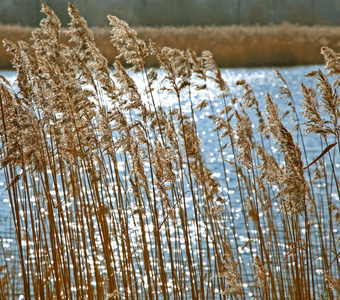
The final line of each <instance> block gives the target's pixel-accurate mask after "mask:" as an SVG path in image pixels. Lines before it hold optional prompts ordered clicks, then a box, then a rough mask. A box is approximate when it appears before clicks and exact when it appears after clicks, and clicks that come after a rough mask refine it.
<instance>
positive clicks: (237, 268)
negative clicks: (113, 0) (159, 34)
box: [0, 2, 340, 299]
mask: <svg viewBox="0 0 340 300" xmlns="http://www.w3.org/2000/svg"><path fill="white" fill-rule="evenodd" d="M42 12H43V13H44V14H45V15H46V17H45V19H43V20H42V21H41V26H40V28H37V29H35V30H34V31H33V32H32V39H31V43H27V42H24V41H18V42H15V41H8V40H4V47H5V48H6V49H7V51H8V53H9V54H10V55H11V57H12V63H13V66H14V67H15V68H16V70H17V82H16V85H15V86H12V85H11V84H10V83H9V82H8V81H7V80H6V79H5V78H4V77H2V76H1V77H0V81H1V84H0V98H1V99H0V100H1V101H0V103H1V106H0V109H1V124H0V126H1V127H0V128H1V166H2V171H3V174H4V176H5V179H6V185H7V192H8V198H9V202H10V207H11V211H12V219H13V222H14V226H15V236H16V242H17V248H16V249H14V250H12V252H10V251H9V249H8V247H7V246H5V245H4V243H3V240H2V239H1V240H0V242H1V243H0V247H1V248H0V249H1V250H2V251H1V254H0V258H1V260H0V261H1V265H0V283H1V285H0V299H2V298H4V299H5V298H6V297H8V295H12V296H13V297H14V296H16V295H23V297H24V298H25V299H103V298H105V297H106V299H249V298H255V299H318V298H323V299H335V298H336V297H339V291H340V289H339V281H338V279H337V278H339V275H340V274H339V271H340V263H339V250H338V248H339V246H338V241H339V237H338V235H337V234H338V233H337V232H338V227H339V220H340V218H339V212H340V207H339V195H340V182H339V179H338V175H339V174H338V173H337V170H336V169H337V163H336V162H337V161H338V160H339V151H340V143H339V124H338V120H339V101H340V100H339V99H340V98H339V96H338V93H337V87H338V84H339V81H338V80H337V78H338V76H339V75H340V65H339V62H338V57H339V54H337V53H336V52H334V51H333V50H331V49H330V48H327V47H323V48H322V54H323V57H324V59H325V63H326V68H327V73H326V74H325V73H323V72H321V71H320V70H319V71H316V72H313V73H311V74H308V76H312V77H314V78H315V81H316V82H317V86H316V88H313V87H306V86H304V85H302V92H303V97H304V104H303V109H304V112H303V114H302V115H300V114H299V113H298V112H297V108H296V104H295V99H294V98H293V97H292V93H291V92H290V89H289V86H288V84H287V82H286V81H285V79H284V78H283V77H282V75H281V74H280V72H279V71H278V70H277V71H276V72H277V77H278V79H279V80H280V82H281V84H282V85H281V87H280V89H279V95H280V96H281V98H282V99H283V100H282V101H286V103H287V107H288V108H289V110H288V111H287V112H284V113H283V112H280V111H279V109H278V105H277V104H276V103H275V102H274V100H273V96H272V95H269V94H268V95H267V97H266V112H265V115H263V112H262V111H261V109H260V108H259V102H258V100H257V99H256V97H255V95H254V92H253V90H252V88H251V86H250V85H249V84H248V83H247V82H245V81H244V80H240V81H239V82H237V85H239V86H240V89H241V91H242V96H241V97H237V96H236V95H232V94H231V93H230V90H229V88H228V85H227V82H226V81H225V80H224V78H223V77H222V75H221V70H220V69H219V67H218V65H217V63H216V61H215V60H214V58H213V55H212V53H211V52H209V51H203V52H202V55H201V56H197V55H196V53H195V52H194V51H193V50H186V51H184V50H178V49H175V48H169V47H163V46H160V45H159V44H158V43H156V42H154V41H152V40H150V41H149V42H145V41H144V40H143V39H140V38H139V37H138V36H137V33H136V31H135V30H133V29H131V28H130V27H129V26H128V24H126V23H125V22H124V21H122V20H119V19H118V18H116V17H113V16H109V22H110V25H111V27H112V29H111V39H110V42H111V44H112V45H113V46H114V47H115V48H116V49H117V50H116V51H117V53H118V54H119V57H118V58H119V59H123V60H124V61H125V62H126V63H128V64H130V65H131V66H132V68H131V69H130V70H127V69H125V68H124V66H123V65H122V64H121V62H120V61H119V60H116V61H115V63H114V71H113V73H112V72H111V71H110V69H109V68H108V60H107V58H106V57H105V56H104V55H103V54H102V53H101V51H100V49H99V48H98V46H97V42H96V39H95V34H94V33H93V31H91V30H90V29H89V28H88V27H87V24H86V21H85V20H84V19H83V18H82V17H81V16H80V15H79V12H78V11H77V10H76V8H75V7H73V6H72V5H71V4H70V5H69V10H68V12H69V15H70V17H71V23H70V25H69V28H68V29H67V30H64V31H62V30H61V27H60V21H59V19H58V18H57V16H56V15H55V14H54V12H53V11H52V10H51V9H50V8H49V7H48V6H47V5H46V4H45V3H43V2H42ZM62 34H65V36H67V37H68V39H69V40H68V42H67V43H64V42H63V40H62ZM150 56H152V57H153V59H156V60H157V62H158V64H159V67H160V68H161V71H158V72H157V71H156V70H154V69H148V68H146V63H147V61H148V60H149V58H150ZM133 72H134V73H137V74H138V76H141V77H142V78H143V80H144V86H143V87H140V86H137V85H136V82H135V81H134V79H133V76H134V75H132V74H133ZM158 77H160V78H158ZM334 78H335V79H334ZM211 88H213V90H215V91H218V92H217V93H216V94H211V90H212V89H211ZM164 92H167V93H170V94H172V95H174V97H175V99H176V101H177V106H176V107H175V108H171V109H168V108H167V107H166V106H165V105H164V103H162V100H163V99H162V95H164ZM194 93H199V94H200V95H202V96H203V97H204V99H205V100H203V101H202V102H200V103H199V104H197V103H196V102H195V99H194V96H193V94H194ZM184 99H186V100H188V102H189V109H188V112H186V111H185V110H184V105H183V101H184ZM215 101H219V102H220V103H223V105H224V108H223V110H222V111H221V112H217V111H215V106H214V102H215ZM200 112H206V113H208V114H209V115H210V119H211V124H212V126H214V129H215V132H216V145H219V149H218V154H219V159H220V161H221V163H222V165H223V170H224V174H223V175H222V176H221V178H219V179H217V178H216V176H214V174H213V172H212V170H209V168H208V163H207V161H206V160H207V157H206V155H205V153H204V151H203V149H204V147H203V146H202V145H201V139H200V136H199V129H198V126H199V124H198V123H197V122H196V119H197V115H198V114H199V113H200ZM254 113H255V116H256V117H257V120H258V121H257V122H253V123H252V121H251V119H250V115H251V114H254ZM283 115H288V116H290V117H291V118H292V120H293V124H294V129H293V130H291V131H289V130H288V129H287V121H286V117H285V118H284V117H283ZM306 132H307V133H308V134H313V135H315V138H316V139H318V141H319V143H320V146H321V148H320V155H319V156H318V157H316V158H315V157H311V156H310V154H309V153H308V151H307V149H306V146H305V144H304V137H305V134H306ZM273 149H276V150H277V151H273ZM230 172H232V173H233V174H235V176H234V177H232V178H231V177H230V176H229V174H230ZM231 179H232V180H231ZM239 214H240V215H241V218H239V217H237V216H236V215H239ZM236 225H238V227H237V228H236ZM239 226H241V227H243V228H245V229H244V230H245V232H246V235H247V236H246V238H245V240H241V239H240V236H239V232H238V228H239ZM14 254H15V255H16V256H17V260H18V261H19V265H18V266H17V267H19V268H20V273H15V272H13V271H11V268H12V266H13V260H12V258H11V256H10V255H12V256H13V255H14Z"/></svg>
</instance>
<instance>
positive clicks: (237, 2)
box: [0, 0, 340, 26]
mask: <svg viewBox="0 0 340 300" xmlns="http://www.w3.org/2000/svg"><path fill="white" fill-rule="evenodd" d="M45 2H46V3H47V4H48V5H49V6H50V7H51V8H52V9H53V10H54V11H55V12H56V13H57V15H58V16H59V18H60V19H61V21H62V23H63V26H66V25H67V23H68V22H69V18H68V15H67V9H66V8H67V3H68V2H70V3H72V4H74V5H75V6H76V7H77V8H78V9H79V10H80V13H81V15H82V16H83V17H85V19H86V20H87V22H88V24H89V26H107V25H108V21H107V18H106V15H107V14H112V15H116V16H117V17H119V18H121V19H123V20H125V21H126V22H128V23H129V24H130V25H132V26H191V25H196V26H204V25H217V26H218V25H231V24H237V25H254V24H259V25H267V24H281V23H283V22H289V23H298V24H301V25H314V24H318V25H340V18H339V14H340V0H46V1H45ZM39 11H40V0H1V1H0V23H2V24H18V25H24V26H37V25H38V24H39V21H40V20H41V18H42V17H43V16H42V15H41V13H40V12H39Z"/></svg>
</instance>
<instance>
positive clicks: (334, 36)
mask: <svg viewBox="0 0 340 300" xmlns="http://www.w3.org/2000/svg"><path fill="white" fill-rule="evenodd" d="M92 29H93V31H94V34H95V39H96V44H97V46H98V48H99V49H100V50H101V53H103V55H104V56H105V57H106V58H107V59H108V60H109V63H110V65H112V63H113V61H114V59H115V56H116V55H117V51H116V49H114V48H113V47H112V45H110V39H109V36H110V28H109V27H106V28H99V27H95V28H92ZM136 31H137V33H138V36H139V37H140V38H141V39H143V40H145V41H148V40H149V39H152V40H153V41H155V42H156V43H157V44H158V45H160V46H168V47H172V48H177V49H182V50H185V49H187V48H191V49H192V50H194V51H195V52H196V53H201V52H202V51H204V50H206V49H209V50H211V51H212V53H213V54H214V57H215V59H216V61H217V63H218V64H219V66H220V67H258V66H291V65H310V64H321V63H322V62H323V60H322V56H321V55H320V48H321V47H322V46H328V47H331V48H332V49H334V50H335V51H340V44H339V40H340V30H339V27H329V26H313V27H308V26H299V25H293V24H282V25H277V26H219V27H216V26H209V27H194V26H192V27H180V28H178V27H161V28H154V27H138V28H136ZM31 32H32V28H29V27H21V26H12V25H11V26H7V25H6V26H4V25H3V26H0V39H1V40H3V39H4V38H7V39H10V40H12V41H19V40H24V41H28V40H29V39H30V34H31ZM64 39H65V41H66V38H65V37H64ZM155 62H156V60H154V61H153V60H149V65H154V64H155ZM10 67H11V64H10V56H9V55H8V54H7V53H6V52H5V49H4V48H3V47H2V46H1V47H0V68H1V69H7V68H10Z"/></svg>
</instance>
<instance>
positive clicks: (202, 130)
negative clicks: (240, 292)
mask: <svg viewBox="0 0 340 300" xmlns="http://www.w3.org/2000/svg"><path fill="white" fill-rule="evenodd" d="M318 68H321V69H322V68H323V67H322V66H317V65H314V66H300V67H289V68H280V69H279V71H280V72H281V74H282V75H283V77H284V78H285V80H286V82H287V84H288V86H289V88H290V90H291V92H292V96H293V99H294V102H295V105H296V108H297V110H298V112H299V111H300V112H301V111H302V107H301V104H302V99H303V96H302V93H301V82H303V83H304V84H305V85H306V86H308V87H313V86H314V85H315V83H316V82H315V79H312V78H306V77H305V75H306V74H307V73H309V72H311V71H315V70H317V69H318ZM0 74H1V75H3V76H5V77H6V78H7V79H8V80H9V81H11V82H14V80H15V75H16V73H15V72H10V71H1V72H0ZM222 75H223V77H224V79H225V80H226V81H227V83H228V86H229V89H230V93H231V94H232V95H237V96H238V97H239V98H241V97H242V91H241V87H240V86H237V85H236V82H237V81H238V80H240V79H245V80H246V81H247V82H248V83H249V84H250V86H251V87H252V89H253V91H254V94H255V96H256V99H257V100H258V102H259V105H260V109H261V111H262V112H263V114H265V98H266V95H267V93H269V94H271V95H272V97H273V99H274V101H275V102H276V103H278V104H279V107H280V109H281V114H283V112H284V111H285V110H286V109H287V106H286V101H285V100H283V99H281V98H280V94H279V86H280V85H283V83H282V82H281V81H280V80H279V79H278V78H277V77H276V75H275V71H274V70H273V69H271V68H254V69H224V70H222ZM134 79H135V81H136V83H137V85H138V86H141V87H142V86H144V84H143V79H142V78H141V77H140V76H138V75H134ZM215 95H216V90H214V89H213V88H211V89H210V90H209V93H207V94H202V93H201V94H195V93H192V95H191V97H192V100H193V103H194V105H197V104H198V103H199V102H200V101H201V100H204V99H210V100H211V101H212V105H213V108H214V110H215V113H216V114H218V113H219V112H220V111H221V110H222V109H223V107H224V103H223V101H222V99H217V98H216V97H215ZM188 97H189V96H188V94H185V93H184V95H183V98H182V99H183V100H182V101H183V102H182V108H183V109H184V111H186V112H190V101H189V100H188ZM159 102H161V104H162V106H163V107H164V108H169V107H177V105H178V104H177V100H176V99H175V97H174V96H173V95H171V94H170V93H167V92H166V91H164V92H163V93H162V94H160V97H159ZM210 113H211V112H210V111H208V110H202V111H201V112H199V111H196V116H195V117H196V121H197V128H198V132H199V135H200V138H201V145H202V149H203V151H204V157H205V160H206V162H207V165H208V167H209V169H210V170H211V171H212V172H213V176H214V177H216V178H217V179H221V181H222V179H223V177H224V174H223V173H224V170H223V168H222V159H221V157H220V155H219V151H220V150H219V145H218V143H217V138H216V132H215V131H214V127H213V123H212V121H211V120H210V119H209V118H208V117H209V115H210ZM250 116H251V118H254V119H253V120H252V121H253V122H254V123H255V124H256V123H257V120H255V114H252V113H250ZM300 121H301V122H303V121H304V120H303V119H301V120H300ZM283 122H284V124H285V125H286V127H287V128H288V129H289V130H290V129H292V128H293V126H294V124H293V123H292V122H290V121H289V119H288V118H287V119H284V121H283ZM293 134H294V135H295V133H293ZM296 141H297V142H299V141H298V140H296ZM318 141H319V138H318V137H316V136H313V135H305V138H304V142H305V146H306V150H307V152H308V153H309V155H310V157H309V162H310V161H311V160H312V159H313V158H315V157H316V156H317V155H319V154H320V145H319V143H318ZM274 151H275V149H274ZM224 152H225V153H224V155H225V157H227V158H228V155H231V150H230V149H228V148H226V149H225V150H224ZM337 159H338V158H337ZM337 162H338V163H336V164H335V168H336V173H337V174H339V175H340V165H339V163H340V162H339V160H337ZM228 177H229V188H230V189H229V190H228V189H227V188H226V187H225V186H224V185H223V184H222V187H223V192H224V193H229V194H231V195H233V196H232V200H233V208H234V209H235V215H234V217H235V224H234V225H235V228H236V232H237V233H238V236H239V239H240V242H244V241H245V240H246V236H247V235H246V232H245V227H244V224H243V222H242V217H241V216H242V215H241V211H240V205H239V204H238V203H239V199H238V196H237V179H236V177H235V175H233V171H232V168H231V167H230V170H229V171H228ZM13 227H14V226H13V221H12V216H11V208H10V205H9V197H8V193H7V191H6V184H5V178H4V174H3V172H1V171H0V238H1V242H2V244H3V247H4V249H5V250H6V251H8V252H9V253H11V252H12V253H13V251H11V250H12V249H15V243H16V242H15V231H14V228H13ZM15 259H16V258H15V257H14V256H13V255H12V256H10V257H4V256H3V254H2V252H0V267H1V266H2V265H4V264H6V262H10V261H11V262H12V263H13V264H12V266H13V268H15V265H16V263H15ZM17 268H18V270H19V266H17Z"/></svg>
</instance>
